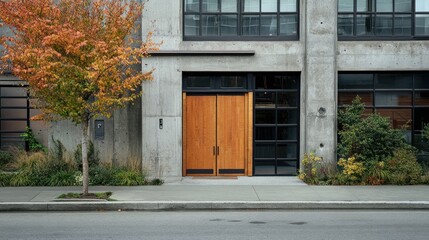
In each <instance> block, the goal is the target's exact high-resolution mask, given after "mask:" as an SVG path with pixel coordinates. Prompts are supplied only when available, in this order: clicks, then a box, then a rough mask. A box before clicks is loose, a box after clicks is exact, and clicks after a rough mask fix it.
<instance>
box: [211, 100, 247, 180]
mask: <svg viewBox="0 0 429 240" xmlns="http://www.w3.org/2000/svg"><path fill="white" fill-rule="evenodd" d="M245 106H246V105H245V96H244V95H242V96H228V95H226V96H222V95H219V96H218V98H217V145H218V147H219V155H218V157H217V163H218V164H217V167H218V174H219V175H223V174H228V175H231V174H234V175H244V174H245V157H246V156H245V150H246V147H245V146H246V145H245V134H246V122H245Z"/></svg>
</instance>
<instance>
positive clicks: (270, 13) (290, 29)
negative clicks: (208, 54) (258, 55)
mask: <svg viewBox="0 0 429 240" xmlns="http://www.w3.org/2000/svg"><path fill="white" fill-rule="evenodd" d="M183 9H184V14H183V18H184V19H183V23H184V27H183V32H184V39H185V40H280V39H290V40H297V39H298V29H299V28H298V0H184V7H183Z"/></svg>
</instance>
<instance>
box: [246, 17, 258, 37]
mask: <svg viewBox="0 0 429 240" xmlns="http://www.w3.org/2000/svg"><path fill="white" fill-rule="evenodd" d="M243 35H246V36H257V35H259V16H258V15H244V16H243Z"/></svg>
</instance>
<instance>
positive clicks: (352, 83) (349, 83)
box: [338, 73, 374, 89]
mask: <svg viewBox="0 0 429 240" xmlns="http://www.w3.org/2000/svg"><path fill="white" fill-rule="evenodd" d="M373 76H374V75H373V74H362V73H340V74H338V88H339V89H372V88H374V82H373Z"/></svg>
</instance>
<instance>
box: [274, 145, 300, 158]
mask: <svg viewBox="0 0 429 240" xmlns="http://www.w3.org/2000/svg"><path fill="white" fill-rule="evenodd" d="M297 152H298V151H297V147H296V143H285V144H279V145H277V157H278V158H296V157H297V155H298V154H297Z"/></svg>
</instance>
